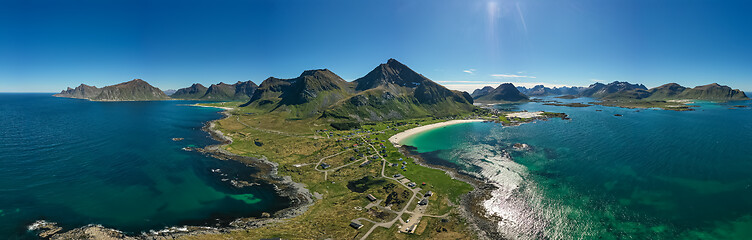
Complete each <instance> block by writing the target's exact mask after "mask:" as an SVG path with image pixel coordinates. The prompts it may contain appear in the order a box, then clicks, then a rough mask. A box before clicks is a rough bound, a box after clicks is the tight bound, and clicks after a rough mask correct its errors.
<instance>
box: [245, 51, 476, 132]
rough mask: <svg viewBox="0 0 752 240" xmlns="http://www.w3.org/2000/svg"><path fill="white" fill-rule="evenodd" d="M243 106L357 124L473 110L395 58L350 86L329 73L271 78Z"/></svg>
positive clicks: (469, 102)
mask: <svg viewBox="0 0 752 240" xmlns="http://www.w3.org/2000/svg"><path fill="white" fill-rule="evenodd" d="M242 106H243V107H247V108H250V109H255V110H259V111H265V112H281V113H285V114H288V116H289V117H291V118H307V117H318V118H332V119H341V120H355V121H381V120H389V119H401V118H408V117H427V116H447V115H453V114H458V113H465V112H470V111H472V110H474V109H475V107H474V106H473V99H472V97H471V96H470V95H469V94H467V93H465V92H459V91H453V90H449V89H447V88H445V87H444V86H441V85H439V84H437V83H435V82H433V81H431V80H430V79H428V78H426V77H425V76H423V75H421V74H418V73H417V72H415V71H413V70H412V69H410V68H409V67H407V66H405V65H404V64H402V63H400V62H398V61H397V60H394V59H389V60H388V61H387V62H386V63H383V64H380V65H379V66H377V67H376V68H374V69H373V70H371V71H370V72H369V73H368V74H366V75H365V76H363V77H361V78H358V79H356V80H355V81H352V82H347V81H345V80H344V79H342V78H341V77H339V76H338V75H337V74H335V73H333V72H331V71H329V70H327V69H318V70H308V71H304V72H303V73H302V74H301V75H300V76H298V77H297V78H292V79H278V78H274V77H270V78H268V79H266V80H264V81H263V82H262V83H261V85H260V86H259V88H258V89H257V90H256V92H255V93H254V94H253V96H252V97H251V99H250V101H248V103H246V104H244V105H242Z"/></svg>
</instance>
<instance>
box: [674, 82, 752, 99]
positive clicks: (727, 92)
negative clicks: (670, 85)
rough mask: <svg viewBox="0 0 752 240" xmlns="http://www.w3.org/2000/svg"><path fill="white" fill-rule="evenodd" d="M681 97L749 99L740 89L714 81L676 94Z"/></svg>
mask: <svg viewBox="0 0 752 240" xmlns="http://www.w3.org/2000/svg"><path fill="white" fill-rule="evenodd" d="M676 97H677V98H679V99H698V100H720V101H724V100H749V98H748V97H747V95H746V94H744V92H742V91H741V90H739V89H731V88H730V87H728V86H722V85H719V84H717V83H712V84H708V85H704V86H697V87H695V88H691V89H685V90H684V91H683V92H682V93H680V94H678V95H677V96H676Z"/></svg>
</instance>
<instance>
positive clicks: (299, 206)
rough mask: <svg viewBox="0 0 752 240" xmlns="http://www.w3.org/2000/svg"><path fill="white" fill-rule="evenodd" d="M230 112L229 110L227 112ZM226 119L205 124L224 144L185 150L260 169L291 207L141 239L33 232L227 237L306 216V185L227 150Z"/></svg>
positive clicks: (39, 226) (40, 226) (89, 229)
mask: <svg viewBox="0 0 752 240" xmlns="http://www.w3.org/2000/svg"><path fill="white" fill-rule="evenodd" d="M225 110H228V109H225ZM222 114H223V115H224V117H223V118H221V119H217V120H212V121H209V122H207V123H205V124H204V127H203V128H202V130H203V131H205V132H207V133H209V135H211V137H212V138H214V139H215V140H217V141H219V142H220V143H218V144H215V145H210V146H206V147H204V148H185V150H188V151H196V152H200V153H202V154H205V155H208V156H211V157H214V158H217V159H219V160H233V161H238V162H241V163H244V164H246V165H247V166H249V167H254V168H256V169H259V171H258V172H257V173H256V174H254V175H252V177H253V178H255V179H259V180H261V181H265V182H267V183H269V184H272V185H273V186H274V189H275V190H276V191H277V193H279V194H280V196H282V197H285V198H288V199H289V200H290V207H288V208H285V209H282V210H279V211H277V212H275V213H273V214H268V213H264V214H262V217H260V218H254V217H250V218H239V219H236V220H234V221H232V222H230V223H229V224H227V225H226V226H221V227H209V226H182V227H177V226H173V227H167V228H164V229H162V230H156V231H155V230H151V231H149V232H142V233H141V234H140V235H135V236H129V235H126V234H124V233H123V232H122V231H119V230H117V229H111V228H106V227H103V226H102V225H94V224H90V225H87V226H83V227H79V228H75V229H72V230H69V231H65V232H61V230H62V228H61V227H59V226H58V225H57V224H56V223H54V222H47V221H44V220H39V221H36V222H35V223H33V224H32V225H30V226H29V231H36V232H37V236H39V237H40V238H43V239H53V240H57V239H107V240H109V239H118V240H161V239H174V238H177V237H181V236H196V235H205V234H220V233H227V232H230V231H233V230H243V229H249V228H257V227H263V226H266V225H269V224H272V223H276V222H280V221H283V220H285V219H288V218H292V217H295V216H298V215H300V214H303V213H304V212H305V211H306V210H308V207H310V206H311V205H312V204H313V203H314V201H315V200H314V197H313V195H312V194H311V193H310V191H309V190H308V189H306V188H305V185H304V184H301V183H297V182H294V181H292V179H291V178H290V177H289V176H285V177H283V176H279V175H278V174H277V169H278V166H279V165H278V164H277V163H275V162H272V161H269V160H268V159H266V158H265V157H262V158H253V157H246V156H240V155H236V154H233V153H231V152H229V151H227V150H225V149H224V146H225V145H228V144H230V143H232V139H231V138H229V137H227V136H225V135H224V134H223V133H222V132H221V131H219V130H217V129H215V128H214V126H215V122H217V121H219V120H222V119H225V118H228V117H230V114H229V113H228V112H227V111H223V112H222Z"/></svg>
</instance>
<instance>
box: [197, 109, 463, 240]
mask: <svg viewBox="0 0 752 240" xmlns="http://www.w3.org/2000/svg"><path fill="white" fill-rule="evenodd" d="M232 104H236V103H232ZM206 105H210V106H227V105H230V106H231V104H222V103H210V104H206ZM228 113H229V114H230V116H229V117H227V118H225V119H222V120H219V121H217V122H216V124H215V125H216V128H217V129H219V130H220V131H222V132H223V133H224V134H225V135H227V136H229V137H231V138H232V139H233V143H232V144H230V145H228V146H226V149H227V150H228V151H231V152H233V153H235V154H239V155H244V156H252V157H266V158H267V159H269V160H271V161H274V162H277V163H279V174H280V175H282V176H290V177H291V178H292V180H293V181H296V182H300V183H303V184H305V185H306V187H307V188H308V189H309V190H310V191H311V192H312V193H317V194H321V195H322V196H323V197H322V199H320V200H317V201H316V202H315V203H314V204H313V205H312V206H311V207H310V208H309V209H308V211H306V212H305V213H304V214H302V215H300V216H297V217H293V218H290V219H286V220H283V221H281V222H278V223H274V224H272V225H270V226H265V227H260V228H252V229H247V230H242V231H231V232H229V233H226V234H218V235H198V236H186V237H184V239H247V238H253V239H258V238H271V237H281V238H285V239H325V238H332V239H353V238H356V239H359V238H360V237H362V236H363V234H365V232H367V231H368V230H369V229H370V228H371V227H372V226H373V224H372V223H369V222H367V221H360V222H361V223H362V224H364V227H363V228H361V229H359V230H356V229H353V228H351V227H349V226H348V224H349V223H350V222H351V221H352V220H353V219H356V218H367V219H370V220H373V221H376V222H387V221H391V220H393V219H395V218H396V217H397V214H395V213H394V212H390V211H384V210H382V209H381V208H377V207H371V208H368V209H366V208H365V207H366V205H368V204H369V203H370V201H369V200H368V199H366V196H367V195H368V194H372V195H374V196H375V197H376V198H378V199H380V200H382V202H381V204H380V206H381V207H387V206H388V207H389V208H390V209H392V210H401V209H402V208H404V207H405V206H406V205H407V203H408V202H409V200H410V197H412V192H411V191H409V190H408V189H407V188H406V187H404V186H402V185H400V184H399V183H397V182H396V181H394V180H391V179H386V178H383V177H381V169H382V160H381V159H371V158H369V159H370V160H371V161H372V162H371V164H368V165H366V166H363V167H360V166H359V165H360V163H361V162H362V161H365V158H367V157H368V156H371V155H373V154H375V153H376V152H377V151H378V152H379V154H380V155H382V156H385V159H386V160H387V161H388V162H390V163H402V162H403V161H404V162H406V163H407V164H406V166H407V167H406V168H407V170H406V171H403V170H401V169H400V168H399V167H386V168H385V173H384V174H385V175H387V176H391V175H393V174H396V173H399V174H402V175H404V176H405V177H407V178H409V179H410V180H411V181H413V182H416V183H417V184H418V185H419V186H418V187H422V188H423V189H425V190H423V191H421V193H420V194H421V196H422V194H423V193H425V192H426V191H427V190H431V191H432V192H434V195H433V196H432V197H431V198H430V200H431V204H429V206H428V208H427V212H426V214H432V215H441V214H446V213H452V214H450V215H449V216H448V217H447V220H446V222H440V221H439V219H432V218H431V217H423V220H421V224H423V226H418V228H419V229H422V230H421V231H420V232H418V231H416V233H415V234H405V233H398V232H397V226H398V225H399V224H394V226H392V228H390V229H387V228H383V227H377V228H375V229H374V232H373V233H372V235H370V236H369V237H368V238H369V239H391V238H395V239H427V238H433V237H437V236H440V237H441V236H443V237H450V238H453V239H470V238H473V236H474V235H473V233H471V232H470V231H469V230H468V228H467V225H466V223H465V222H464V221H463V220H462V219H461V218H460V217H459V216H458V215H457V214H456V211H455V210H454V207H453V206H456V204H457V203H458V202H459V198H460V196H461V195H462V194H465V193H467V192H469V191H471V190H472V189H473V187H472V186H471V185H469V184H467V183H465V182H462V181H460V180H456V179H452V178H451V177H450V176H449V175H448V174H446V173H445V172H444V171H442V170H437V169H431V168H427V167H423V166H420V165H418V164H416V163H415V162H413V160H412V159H410V158H407V157H405V156H404V155H402V154H401V153H400V152H399V150H398V149H397V148H395V147H394V146H393V145H392V144H391V143H389V141H388V138H389V137H390V136H392V135H394V134H396V133H398V132H402V131H404V130H406V129H410V128H414V127H417V126H420V125H426V124H431V123H436V122H441V121H446V119H434V118H419V119H409V120H401V121H385V122H378V123H364V124H362V125H361V128H360V129H358V130H335V129H333V128H332V127H331V126H330V124H329V122H326V121H323V120H318V119H301V120H295V119H290V118H287V116H284V115H282V114H276V113H261V112H253V111H249V109H246V108H237V109H235V110H231V111H229V112H228ZM365 141H369V143H370V144H372V145H373V146H374V147H376V150H374V149H372V148H371V147H370V146H369V145H368V143H367V142H365ZM355 144H357V146H360V147H359V148H354V147H353V146H355ZM354 149H357V150H358V152H355V151H354ZM334 154H339V155H336V156H334V157H331V156H332V155H334ZM359 154H363V156H359ZM325 157H328V158H326V159H324V160H322V162H324V163H327V164H329V165H330V167H329V168H328V169H329V170H330V172H327V173H326V177H325V173H323V172H319V171H316V170H315V169H314V168H315V167H316V166H317V164H318V162H319V160H320V159H322V158H325ZM351 157H352V158H353V159H354V160H351ZM400 158H401V159H402V160H401V161H400V160H399V159H400ZM353 162H355V163H353ZM351 163H352V164H351ZM346 164H349V165H347V166H344V165H346ZM342 166H344V167H342ZM339 167H341V168H339ZM337 168H338V169H337ZM319 169H321V168H319ZM335 169H337V170H335ZM325 178H326V179H325ZM422 182H426V185H425V186H420V185H421V183H422ZM390 195H392V196H391V197H390ZM386 200H391V201H390V203H389V204H387V203H386ZM417 200H420V198H418V199H415V200H413V202H412V205H415V203H416V202H417ZM410 208H411V209H412V208H413V207H412V206H410ZM405 215H407V214H405ZM401 218H402V219H406V216H402V217H401ZM442 229H443V230H442ZM443 237H442V238H443Z"/></svg>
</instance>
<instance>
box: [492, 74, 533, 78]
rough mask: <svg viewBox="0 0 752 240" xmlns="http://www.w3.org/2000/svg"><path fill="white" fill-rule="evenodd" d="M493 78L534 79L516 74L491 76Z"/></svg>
mask: <svg viewBox="0 0 752 240" xmlns="http://www.w3.org/2000/svg"><path fill="white" fill-rule="evenodd" d="M491 77H494V78H535V77H534V76H525V75H517V74H491Z"/></svg>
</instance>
